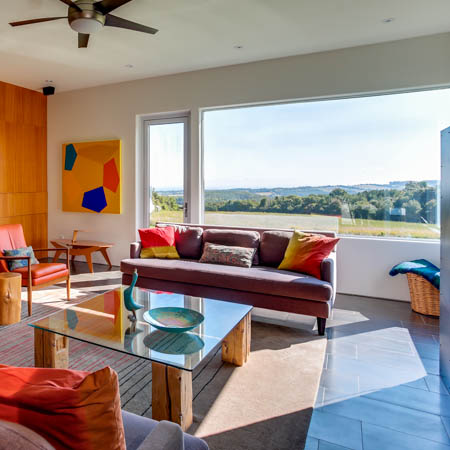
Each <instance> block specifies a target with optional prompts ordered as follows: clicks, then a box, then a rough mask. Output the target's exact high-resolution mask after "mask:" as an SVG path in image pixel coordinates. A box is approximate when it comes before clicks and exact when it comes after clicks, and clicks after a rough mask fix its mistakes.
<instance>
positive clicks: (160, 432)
mask: <svg viewBox="0 0 450 450" xmlns="http://www.w3.org/2000/svg"><path fill="white" fill-rule="evenodd" d="M138 450H184V434H183V430H182V429H181V427H180V426H179V425H177V424H175V423H173V422H168V421H166V420H163V421H161V422H159V423H158V425H156V427H155V428H154V429H153V430H152V431H151V433H150V434H149V435H148V436H147V437H146V438H145V440H144V442H143V443H142V444H141V445H140V446H139V448H138Z"/></svg>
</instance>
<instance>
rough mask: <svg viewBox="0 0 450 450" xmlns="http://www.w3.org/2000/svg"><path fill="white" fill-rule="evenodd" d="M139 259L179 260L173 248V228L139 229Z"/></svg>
mask: <svg viewBox="0 0 450 450" xmlns="http://www.w3.org/2000/svg"><path fill="white" fill-rule="evenodd" d="M138 231H139V236H140V237H141V242H142V248H141V258H168V259H179V258H180V256H179V255H178V252H177V249H176V247H175V228H174V227H166V228H140V229H139V230H138Z"/></svg>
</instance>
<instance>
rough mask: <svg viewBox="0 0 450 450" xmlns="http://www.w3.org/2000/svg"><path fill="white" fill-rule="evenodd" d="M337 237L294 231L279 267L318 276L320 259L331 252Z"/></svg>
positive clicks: (337, 240)
mask: <svg viewBox="0 0 450 450" xmlns="http://www.w3.org/2000/svg"><path fill="white" fill-rule="evenodd" d="M338 242H339V238H330V237H325V236H319V235H317V234H306V233H302V232H301V231H297V230H295V231H294V234H293V235H292V237H291V240H290V241H289V245H288V247H287V249H286V253H285V255H284V258H283V261H281V264H280V265H279V266H278V268H279V269H283V270H292V271H294V272H301V273H307V274H308V275H312V276H313V277H316V278H320V276H321V273H320V268H321V264H322V261H323V260H324V259H325V258H326V257H327V256H328V255H329V254H330V253H331V251H332V250H333V248H335V247H336V244H337V243H338Z"/></svg>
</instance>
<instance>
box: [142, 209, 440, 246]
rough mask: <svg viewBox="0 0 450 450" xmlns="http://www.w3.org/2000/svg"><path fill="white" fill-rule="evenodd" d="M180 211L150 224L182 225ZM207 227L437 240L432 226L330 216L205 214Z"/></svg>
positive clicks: (160, 214) (436, 230) (157, 215)
mask: <svg viewBox="0 0 450 450" xmlns="http://www.w3.org/2000/svg"><path fill="white" fill-rule="evenodd" d="M182 221H183V213H182V211H158V212H154V213H153V214H152V216H151V223H152V224H155V222H182ZM205 223H206V224H209V225H232V226H249V227H261V228H298V229H302V230H311V231H314V230H316V231H319V230H326V231H335V232H336V233H338V234H346V235H359V236H387V237H389V236H391V237H403V238H420V239H439V237H440V230H439V227H438V226H436V225H427V224H422V223H409V222H391V221H385V220H364V219H342V218H339V217H333V216H319V215H306V214H277V213H250V212H222V211H221V212H210V211H207V212H206V213H205Z"/></svg>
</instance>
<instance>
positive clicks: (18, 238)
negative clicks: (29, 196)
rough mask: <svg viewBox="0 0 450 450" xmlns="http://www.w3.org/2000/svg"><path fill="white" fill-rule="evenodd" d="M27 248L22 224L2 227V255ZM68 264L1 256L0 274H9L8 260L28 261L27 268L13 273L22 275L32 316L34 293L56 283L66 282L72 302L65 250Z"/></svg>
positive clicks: (0, 240)
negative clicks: (33, 261)
mask: <svg viewBox="0 0 450 450" xmlns="http://www.w3.org/2000/svg"><path fill="white" fill-rule="evenodd" d="M22 247H27V244H26V242H25V236H24V234H23V228H22V225H20V224H14V225H2V226H0V254H3V251H4V250H14V249H18V248H22ZM56 250H58V251H60V252H61V251H64V250H61V249H56V248H40V249H34V252H35V253H37V252H49V251H56ZM65 253H66V258H67V259H66V261H67V263H66V264H62V263H39V264H31V258H30V257H29V256H1V255H0V272H9V271H10V270H9V269H8V264H7V262H8V260H9V261H11V260H19V259H20V260H26V261H27V266H26V267H21V268H19V269H15V270H14V271H13V272H15V273H20V274H21V275H22V286H25V287H26V288H27V291H28V315H29V316H31V312H32V301H33V291H35V290H38V289H42V288H45V287H47V286H51V285H53V284H56V283H61V282H63V281H66V285H67V299H68V300H70V265H69V250H68V249H66V250H65Z"/></svg>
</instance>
